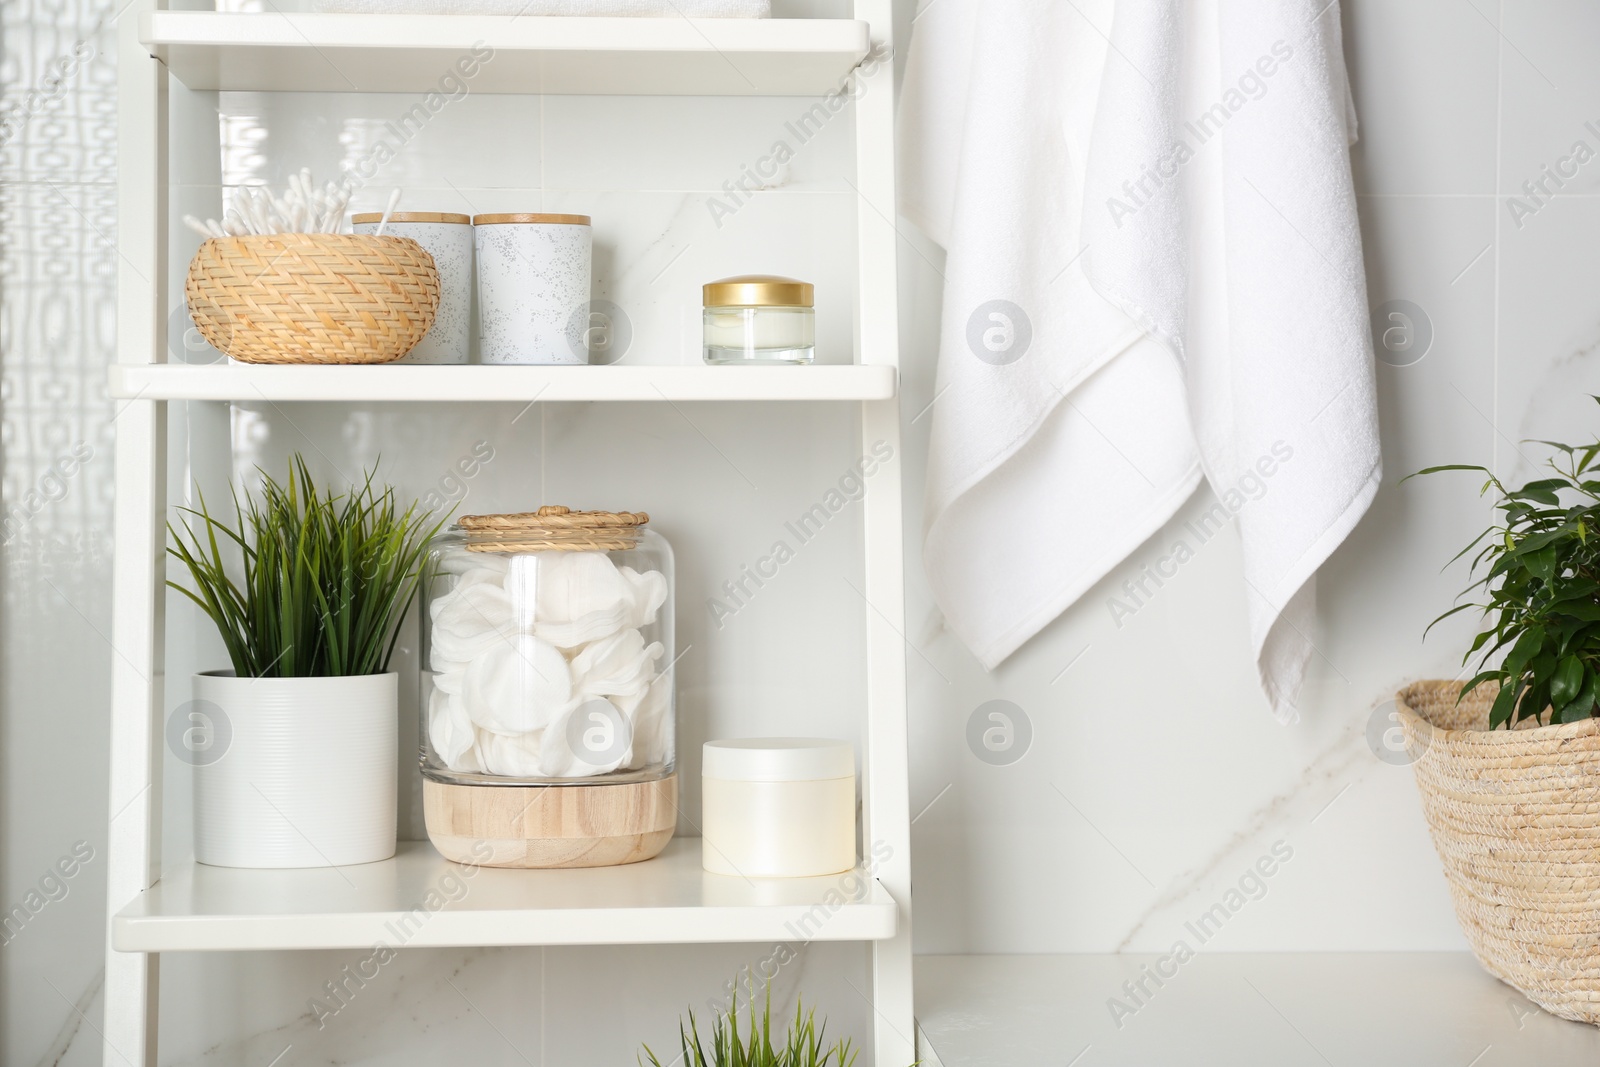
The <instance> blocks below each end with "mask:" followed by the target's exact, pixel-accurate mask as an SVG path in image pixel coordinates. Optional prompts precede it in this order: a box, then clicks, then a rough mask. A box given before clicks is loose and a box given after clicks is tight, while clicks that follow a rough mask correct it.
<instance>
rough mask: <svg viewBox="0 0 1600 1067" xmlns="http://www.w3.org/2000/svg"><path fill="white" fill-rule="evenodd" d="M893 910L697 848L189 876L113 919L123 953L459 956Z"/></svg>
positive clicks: (839, 933)
mask: <svg viewBox="0 0 1600 1067" xmlns="http://www.w3.org/2000/svg"><path fill="white" fill-rule="evenodd" d="M894 932H895V902H894V900H893V899H891V898H890V896H889V894H888V892H887V891H886V890H885V889H884V888H883V886H882V885H880V884H878V882H877V881H875V880H874V879H873V878H872V876H871V875H870V874H868V873H866V872H865V871H863V870H861V869H859V868H858V869H857V870H855V871H852V872H847V873H845V874H839V875H832V876H829V877H824V878H758V879H745V878H735V877H725V876H721V875H714V874H707V873H706V872H705V871H703V870H702V869H701V867H700V840H699V838H678V839H676V840H674V841H672V842H671V843H670V844H668V846H667V848H666V850H665V851H664V852H662V853H661V855H660V856H658V857H656V858H655V859H653V860H647V861H645V862H643V863H633V864H628V865H626V866H622V867H592V868H585V869H576V870H544V871H526V870H501V869H497V868H490V867H462V866H459V865H457V864H453V863H450V862H448V861H447V860H445V859H444V858H443V857H441V856H440V855H439V853H438V852H436V851H435V850H434V848H433V846H432V845H430V844H428V843H427V842H426V841H402V842H401V843H400V848H399V851H398V852H397V853H396V854H395V856H394V858H393V859H389V860H384V861H382V862H380V863H364V864H359V865H356V866H350V867H314V868H307V869H295V870H250V869H243V868H231V867H208V866H205V865H204V864H198V863H192V862H191V863H189V864H187V865H185V866H182V867H179V868H177V869H176V870H174V871H171V872H169V873H168V874H167V875H165V876H163V878H162V879H161V881H160V882H158V883H157V884H156V885H155V886H153V887H151V888H150V889H147V890H146V891H145V892H144V893H143V894H141V895H140V896H139V897H138V899H136V900H134V901H133V902H132V903H131V904H129V905H128V906H127V907H125V908H123V909H122V910H121V911H120V912H118V913H117V915H116V918H115V920H114V921H113V923H112V945H113V947H114V948H116V949H117V950H118V951H120V952H195V951H214V952H225V951H254V950H274V949H327V948H368V949H370V948H371V947H372V946H373V945H375V944H377V943H378V942H380V941H381V942H383V943H385V944H387V945H389V946H390V947H391V948H400V947H402V946H410V947H419V948H420V947H430V946H431V947H440V946H454V945H623V944H633V945H638V944H681V943H689V942H726V941H732V942H743V941H813V940H816V941H878V940H885V939H888V938H891V937H893V936H894Z"/></svg>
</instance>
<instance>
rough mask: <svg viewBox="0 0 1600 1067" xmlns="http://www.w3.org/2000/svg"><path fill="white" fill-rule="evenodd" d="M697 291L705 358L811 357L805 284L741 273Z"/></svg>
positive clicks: (812, 328) (812, 298)
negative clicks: (701, 307) (701, 303)
mask: <svg viewBox="0 0 1600 1067" xmlns="http://www.w3.org/2000/svg"><path fill="white" fill-rule="evenodd" d="M701 293H702V296H703V298H704V302H705V312H704V316H705V317H704V322H705V361H706V362H707V363H810V362H811V361H812V360H813V359H815V358H816V354H817V328H816V307H815V303H816V289H815V287H814V286H812V285H811V283H809V282H801V281H796V280H795V279H793V278H780V277H777V276H776V275H771V274H745V275H741V276H739V277H737V278H723V279H722V280H721V281H715V282H711V283H709V284H708V285H706V286H705V287H704V288H703V289H702V290H701Z"/></svg>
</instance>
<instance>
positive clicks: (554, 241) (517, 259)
mask: <svg viewBox="0 0 1600 1067" xmlns="http://www.w3.org/2000/svg"><path fill="white" fill-rule="evenodd" d="M472 228H473V238H474V243H475V247H476V249H477V257H478V355H479V358H480V359H481V360H482V361H483V362H484V363H499V364H505V363H533V364H546V365H553V364H569V363H570V364H577V363H588V362H589V349H588V344H587V340H586V338H587V336H588V326H589V275H590V267H591V263H592V258H593V241H592V237H591V227H590V220H589V216H587V215H550V214H529V213H520V214H518V213H513V214H501V215H474V216H473V217H472Z"/></svg>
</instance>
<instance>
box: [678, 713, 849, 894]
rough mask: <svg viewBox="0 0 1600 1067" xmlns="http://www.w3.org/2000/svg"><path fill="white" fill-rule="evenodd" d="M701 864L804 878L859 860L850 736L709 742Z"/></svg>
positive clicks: (716, 870)
mask: <svg viewBox="0 0 1600 1067" xmlns="http://www.w3.org/2000/svg"><path fill="white" fill-rule="evenodd" d="M701 806H702V813H701V814H702V818H701V834H702V842H701V855H702V858H701V864H702V866H704V867H705V869H706V870H707V871H709V872H711V873H712V874H726V875H734V876H738V877H744V878H809V877H815V876H818V875H826V874H839V873H842V872H844V871H848V870H851V869H852V868H854V867H855V865H856V756H855V749H854V748H853V747H852V746H851V745H850V743H849V742H848V741H833V740H829V739H827V738H817V737H753V738H742V739H739V740H732V741H707V742H706V744H705V749H704V755H703V757H702V762H701Z"/></svg>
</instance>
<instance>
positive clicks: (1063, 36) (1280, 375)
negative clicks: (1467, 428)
mask: <svg viewBox="0 0 1600 1067" xmlns="http://www.w3.org/2000/svg"><path fill="white" fill-rule="evenodd" d="M1319 12H1320V14H1319ZM1338 20H1339V14H1338V9H1337V6H1336V5H1335V6H1328V7H1324V6H1323V3H1322V0H1316V2H1312V0H1304V2H1302V0H1283V2H1278V3H1273V4H1265V3H1261V2H1260V0H1189V2H1183V3H1180V2H1179V0H1123V2H1114V0H1084V2H1081V3H1072V4H1049V5H1040V4H1034V3H1026V2H1023V0H998V2H989V3H981V4H980V3H978V2H977V0H941V2H940V3H939V4H937V5H932V6H930V7H928V8H926V9H925V10H924V13H923V14H922V15H921V16H919V18H918V20H917V23H916V28H915V32H914V36H913V40H912V48H911V56H910V60H909V63H908V67H907V72H906V83H905V101H904V106H903V109H902V114H901V132H902V147H903V158H902V168H901V174H902V179H903V181H904V183H905V188H904V202H905V210H906V213H907V214H908V216H910V217H911V218H912V219H913V220H914V221H916V222H918V223H919V224H920V225H922V226H923V227H924V229H925V230H927V232H928V233H929V235H930V236H931V237H933V238H934V239H935V240H936V241H938V242H939V243H940V244H941V245H943V246H944V247H945V248H946V250H947V252H948V257H947V265H946V279H945V292H944V318H943V322H942V324H941V344H940V354H939V374H938V381H937V389H938V393H937V396H938V397H939V399H938V400H937V402H936V404H935V407H934V413H933V419H934V425H933V431H932V444H931V455H930V460H929V475H928V478H929V485H928V527H927V543H926V549H925V561H926V565H927V569H928V575H929V579H930V582H931V584H932V586H933V589H934V593H935V595H936V596H937V598H938V599H939V602H940V604H941V606H942V608H943V609H944V612H945V615H946V618H947V620H948V622H949V624H950V626H951V628H952V630H953V631H954V632H955V633H956V634H957V635H958V636H960V637H961V638H962V639H963V640H964V641H965V642H966V643H967V644H968V646H969V647H971V648H972V649H973V651H974V652H975V653H976V654H977V656H978V657H979V659H980V660H981V661H982V662H983V663H984V665H985V666H986V667H991V668H992V667H994V666H995V665H997V664H998V663H999V662H1000V661H1002V660H1003V659H1005V658H1006V657H1007V656H1009V655H1010V654H1011V653H1012V652H1013V651H1015V650H1016V648H1017V647H1019V646H1020V645H1021V644H1022V643H1023V642H1024V641H1026V640H1027V639H1028V638H1029V637H1031V636H1033V635H1034V634H1035V633H1037V632H1038V631H1039V630H1040V629H1041V628H1042V627H1043V626H1044V625H1045V624H1046V623H1048V622H1049V621H1050V620H1051V619H1052V618H1054V617H1055V616H1056V615H1057V614H1059V613H1060V611H1061V610H1062V609H1064V608H1065V607H1066V606H1067V605H1069V604H1070V603H1072V602H1073V601H1074V600H1075V599H1077V597H1078V596H1080V595H1082V593H1083V592H1084V591H1085V590H1087V589H1088V588H1089V587H1090V586H1091V585H1093V584H1094V582H1096V581H1097V580H1099V579H1100V578H1101V577H1103V576H1104V575H1105V574H1106V573H1107V572H1108V571H1109V570H1110V569H1111V568H1113V567H1115V566H1116V565H1117V564H1118V563H1119V562H1120V561H1121V560H1123V559H1124V558H1126V556H1127V555H1128V554H1129V553H1130V552H1131V551H1132V550H1133V549H1135V548H1136V547H1137V546H1138V545H1139V544H1140V543H1141V542H1143V541H1144V540H1145V539H1146V538H1147V537H1149V536H1150V534H1151V533H1153V532H1154V531H1155V530H1157V529H1158V528H1160V526H1161V525H1163V524H1164V523H1165V522H1166V521H1167V520H1168V519H1169V518H1170V517H1171V516H1172V514H1173V512H1174V511H1175V510H1176V509H1177V508H1178V506H1179V505H1180V504H1181V503H1182V502H1183V500H1184V499H1185V498H1186V497H1187V496H1188V495H1189V494H1190V492H1191V491H1192V490H1193V488H1194V487H1195V486H1196V485H1197V484H1198V479H1199V474H1200V471H1201V470H1202V469H1203V470H1204V472H1205V475H1206V477H1208V478H1209V480H1210V482H1211V484H1212V486H1213V488H1214V489H1215V490H1216V492H1217V494H1218V496H1219V497H1220V498H1221V499H1222V501H1223V509H1222V511H1221V512H1216V511H1215V509H1213V516H1214V518H1215V519H1218V520H1220V519H1226V518H1235V519H1236V520H1237V521H1238V523H1239V527H1240V533H1241V537H1242V539H1243V542H1244V557H1245V580H1246V582H1247V583H1248V588H1249V589H1250V590H1251V594H1250V598H1249V599H1250V603H1251V609H1250V623H1251V631H1252V636H1253V638H1254V645H1255V648H1256V651H1257V659H1258V666H1259V668H1260V671H1261V676H1262V684H1263V687H1264V688H1265V690H1266V693H1267V696H1268V699H1269V702H1270V703H1271V705H1272V708H1273V710H1274V712H1275V713H1276V714H1278V715H1279V716H1280V717H1288V716H1290V715H1292V714H1293V708H1294V700H1295V696H1296V693H1297V691H1298V688H1299V684H1300V680H1301V677H1302V674H1303V671H1304V666H1305V663H1306V661H1307V658H1308V656H1309V655H1310V652H1311V646H1310V643H1309V641H1310V637H1309V634H1310V621H1311V620H1310V597H1311V585H1310V578H1311V576H1312V575H1313V574H1314V573H1315V571H1316V569H1317V567H1318V566H1320V565H1321V563H1322V561H1323V560H1324V559H1325V558H1326V557H1327V555H1328V554H1329V553H1330V552H1331V551H1332V550H1333V548H1334V547H1336V546H1337V545H1338V544H1339V542H1340V541H1341V540H1342V539H1343V538H1344V536H1345V534H1346V533H1348V531H1349V529H1350V528H1351V527H1352V526H1353V525H1354V524H1355V522H1356V521H1357V520H1358V519H1359V518H1360V516H1361V514H1362V513H1363V512H1364V511H1365V509H1366V507H1367V505H1368V503H1370V501H1371V498H1372V495H1373V494H1374V493H1375V492H1376V488H1377V484H1378V478H1379V470H1378V443H1377V420H1376V407H1375V398H1374V388H1373V381H1372V356H1371V348H1370V340H1369V338H1368V336H1367V333H1366V322H1367V315H1366V310H1365V282H1364V278H1363V274H1362V266H1361V249H1360V238H1359V232H1358V230H1357V227H1356V214H1355V204H1354V195H1353V191H1352V188H1351V183H1350V169H1349V158H1348V142H1349V138H1350V136H1352V135H1353V130H1354V125H1353V117H1352V116H1351V115H1350V108H1349V103H1348V89H1347V86H1346V83H1345V80H1344V69H1343V55H1342V49H1341V45H1340V41H1339V30H1338ZM1285 52H1287V55H1284V53H1285ZM1268 70H1270V71H1271V73H1270V74H1269V73H1266V72H1267V71H1268ZM1180 146H1181V147H1180ZM996 316H999V317H998V318H996ZM986 330H987V331H988V332H985V331H986ZM1024 341H1025V344H1024V343H1023V342H1024ZM1008 342H1009V344H1010V346H1011V347H1009V348H1008V347H1006V346H1007V343H1008ZM1286 457H1287V458H1286ZM1269 468H1270V469H1271V472H1272V473H1271V474H1270V475H1268V474H1266V473H1265V472H1266V471H1267V470H1268V469H1269ZM1258 486H1260V489H1259V491H1258V488H1257V487H1258ZM1236 504H1237V506H1235V505H1236Z"/></svg>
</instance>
